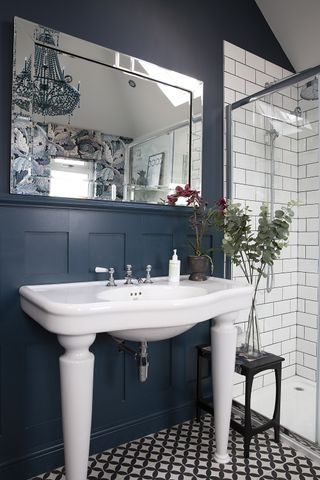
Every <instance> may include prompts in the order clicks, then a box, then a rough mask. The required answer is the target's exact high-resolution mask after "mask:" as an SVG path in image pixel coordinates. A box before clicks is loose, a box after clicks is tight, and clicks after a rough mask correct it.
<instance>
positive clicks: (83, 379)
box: [58, 334, 96, 480]
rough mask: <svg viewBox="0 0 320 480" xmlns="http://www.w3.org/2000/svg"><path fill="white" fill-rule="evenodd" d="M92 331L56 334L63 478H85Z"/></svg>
mask: <svg viewBox="0 0 320 480" xmlns="http://www.w3.org/2000/svg"><path fill="white" fill-rule="evenodd" d="M95 338H96V336H95V334H90V335H81V336H71V335H58V340H59V343H60V344H61V345H62V346H63V347H64V348H65V353H64V354H63V355H61V357H60V382H61V407H62V426H63V439H64V459H65V469H66V480H85V479H86V478H87V471H88V456H89V448H90V433H91V414H92V391H93V368H94V355H93V354H92V353H91V352H89V347H90V345H92V343H93V342H94V340H95Z"/></svg>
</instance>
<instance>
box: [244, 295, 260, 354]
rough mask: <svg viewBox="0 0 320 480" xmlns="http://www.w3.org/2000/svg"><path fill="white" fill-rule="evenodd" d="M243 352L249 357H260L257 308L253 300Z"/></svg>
mask: <svg viewBox="0 0 320 480" xmlns="http://www.w3.org/2000/svg"><path fill="white" fill-rule="evenodd" d="M243 350H244V352H245V353H246V354H247V355H248V356H251V357H259V356H260V355H261V341H260V331H259V320H258V316H257V308H256V302H255V300H253V301H252V304H251V308H250V312H249V317H248V325H247V330H246V337H245V344H244V348H243Z"/></svg>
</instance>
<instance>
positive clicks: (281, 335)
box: [273, 327, 290, 343]
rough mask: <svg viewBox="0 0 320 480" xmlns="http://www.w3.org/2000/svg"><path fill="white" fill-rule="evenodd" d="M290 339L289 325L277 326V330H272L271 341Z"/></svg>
mask: <svg viewBox="0 0 320 480" xmlns="http://www.w3.org/2000/svg"><path fill="white" fill-rule="evenodd" d="M289 339H290V327H286V328H279V329H278V330H274V331H273V341H274V342H275V343H277V342H284V341H285V340H289Z"/></svg>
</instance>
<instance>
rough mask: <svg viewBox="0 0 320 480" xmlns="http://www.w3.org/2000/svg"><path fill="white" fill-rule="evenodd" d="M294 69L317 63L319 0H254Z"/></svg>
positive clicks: (319, 46) (319, 51) (319, 42)
mask: <svg viewBox="0 0 320 480" xmlns="http://www.w3.org/2000/svg"><path fill="white" fill-rule="evenodd" d="M255 1H256V3H257V5H258V7H259V8H260V10H261V12H262V14H263V15H264V17H265V19H266V20H267V22H268V24H269V26H270V28H271V30H272V31H273V33H274V35H275V36H276V38H277V40H278V42H279V43H280V45H281V47H282V48H283V50H284V52H285V53H286V55H287V57H288V58H289V60H290V61H291V63H292V65H293V67H294V68H295V70H296V71H297V72H300V71H302V70H305V69H306V68H309V67H315V66H316V65H320V0H255Z"/></svg>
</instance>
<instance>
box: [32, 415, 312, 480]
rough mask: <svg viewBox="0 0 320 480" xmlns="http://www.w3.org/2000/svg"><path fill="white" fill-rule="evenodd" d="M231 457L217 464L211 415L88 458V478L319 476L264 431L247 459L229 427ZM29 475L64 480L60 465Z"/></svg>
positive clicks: (290, 479) (300, 479)
mask: <svg viewBox="0 0 320 480" xmlns="http://www.w3.org/2000/svg"><path fill="white" fill-rule="evenodd" d="M229 449H230V453H231V457H232V461H231V462H230V463H229V464H227V465H218V464H217V463H215V461H214V460H213V452H214V450H215V441H214V425H213V419H212V417H211V416H210V415H206V416H204V417H202V419H201V421H200V422H199V423H197V422H196V421H195V420H192V421H190V422H185V423H182V424H180V425H176V426H174V427H172V428H170V429H166V430H161V431H160V432H157V433H155V434H153V435H149V436H147V437H143V438H140V439H138V440H135V441H133V442H129V443H127V444H125V445H120V446H119V447H117V448H112V449H110V450H107V451H105V452H103V453H99V454H98V455H94V456H92V457H90V459H89V469H88V480H97V479H99V480H100V479H101V480H133V479H143V480H149V479H150V480H153V479H159V480H160V479H161V480H200V479H204V480H209V479H210V480H215V479H217V480H254V479H261V480H275V479H279V480H280V479H281V480H309V479H315V480H316V479H317V480H319V478H320V464H319V465H316V464H315V463H314V462H312V461H311V460H310V459H308V458H307V457H304V456H301V455H299V454H298V453H297V452H296V451H295V450H294V449H293V448H291V447H288V446H285V445H283V444H281V443H280V444H277V443H275V442H274V441H273V440H272V437H271V436H269V434H268V432H264V433H261V434H259V435H256V436H255V437H254V438H253V439H252V441H251V447H250V458H249V459H248V460H245V459H244V458H243V438H242V436H241V435H239V434H238V433H236V432H235V431H233V430H231V431H230V436H229ZM33 480H65V476H64V469H63V468H59V469H56V470H54V471H52V472H48V473H45V474H43V475H40V476H37V477H35V478H34V479H33Z"/></svg>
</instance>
